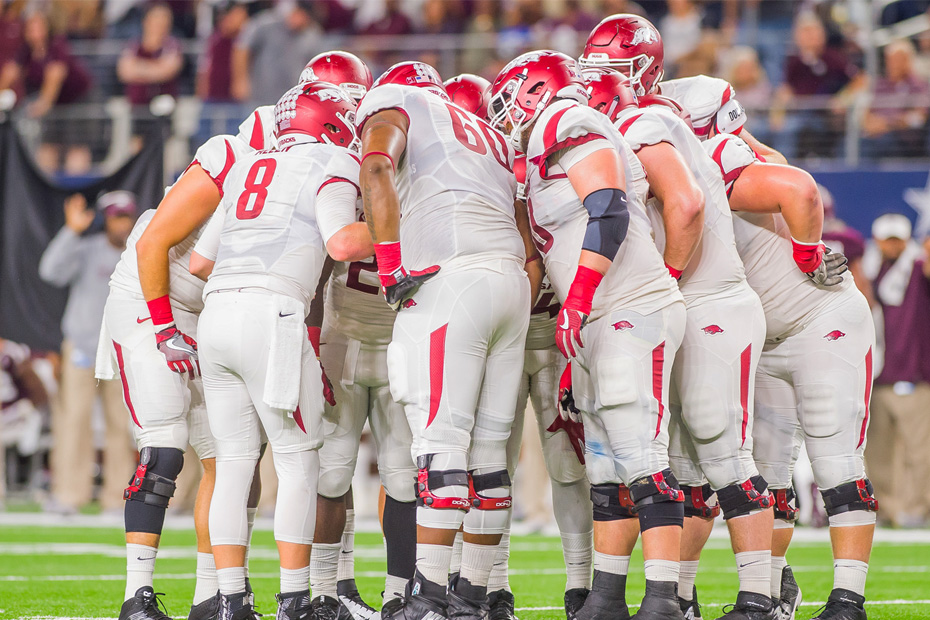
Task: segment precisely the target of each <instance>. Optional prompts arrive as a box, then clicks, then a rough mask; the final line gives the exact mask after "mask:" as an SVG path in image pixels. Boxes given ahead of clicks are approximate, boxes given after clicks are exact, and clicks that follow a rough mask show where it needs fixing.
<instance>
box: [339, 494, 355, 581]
mask: <svg viewBox="0 0 930 620" xmlns="http://www.w3.org/2000/svg"><path fill="white" fill-rule="evenodd" d="M336 578H337V579H338V580H339V581H345V580H346V579H355V510H353V509H351V508H350V509H348V510H346V529H344V530H343V531H342V549H341V551H340V553H339V574H338V576H337V577H336Z"/></svg>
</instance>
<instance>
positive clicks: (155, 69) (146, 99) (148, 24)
mask: <svg viewBox="0 0 930 620" xmlns="http://www.w3.org/2000/svg"><path fill="white" fill-rule="evenodd" d="M172 19H173V18H172V13H171V9H170V8H169V7H168V5H166V4H153V5H151V6H150V7H149V8H148V10H147V11H146V13H145V17H144V18H143V20H142V38H141V39H140V40H139V41H136V42H133V43H132V44H131V45H130V46H129V47H128V48H127V49H126V50H125V51H124V52H123V55H122V56H120V59H119V63H118V64H117V66H116V75H117V77H118V78H119V80H120V82H122V83H123V84H125V85H126V97H127V98H128V99H129V103H131V104H133V105H147V104H148V103H150V102H151V101H152V99H154V98H155V97H157V96H158V95H172V96H174V97H176V96H177V94H178V82H177V78H178V74H180V73H181V69H183V68H184V56H183V55H182V54H181V46H180V44H179V43H178V41H177V40H176V39H174V38H173V37H172V36H171V24H172Z"/></svg>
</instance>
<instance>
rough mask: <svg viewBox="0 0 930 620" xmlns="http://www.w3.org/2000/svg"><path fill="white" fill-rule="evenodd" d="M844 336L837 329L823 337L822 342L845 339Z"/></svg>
mask: <svg viewBox="0 0 930 620" xmlns="http://www.w3.org/2000/svg"><path fill="white" fill-rule="evenodd" d="M845 336H846V334H844V333H843V332H841V331H840V330H838V329H834V330H833V331H832V332H830V333H829V334H827V335H826V336H824V340H839V339H840V338H843V337H845Z"/></svg>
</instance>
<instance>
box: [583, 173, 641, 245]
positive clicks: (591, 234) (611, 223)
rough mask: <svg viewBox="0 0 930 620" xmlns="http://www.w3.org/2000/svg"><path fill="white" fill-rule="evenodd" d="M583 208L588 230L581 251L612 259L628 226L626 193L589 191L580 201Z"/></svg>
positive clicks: (610, 190) (628, 215) (619, 190)
mask: <svg viewBox="0 0 930 620" xmlns="http://www.w3.org/2000/svg"><path fill="white" fill-rule="evenodd" d="M584 208H585V209H587V211H588V229H587V230H586V231H585V234H584V243H582V244H581V249H583V250H588V251H591V252H594V253H596V254H600V255H601V256H603V257H605V258H607V259H609V260H613V259H614V257H615V256H617V252H618V251H619V250H620V244H621V243H623V240H624V239H625V238H626V232H627V229H628V228H629V227H630V212H629V210H628V209H627V206H626V192H624V191H623V190H622V189H615V188H604V189H599V190H597V191H596V192H591V193H590V194H588V195H587V197H586V198H585V199H584Z"/></svg>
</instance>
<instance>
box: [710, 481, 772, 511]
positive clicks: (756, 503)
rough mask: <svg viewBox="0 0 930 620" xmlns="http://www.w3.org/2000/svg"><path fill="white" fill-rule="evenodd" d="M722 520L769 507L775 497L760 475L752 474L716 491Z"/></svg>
mask: <svg viewBox="0 0 930 620" xmlns="http://www.w3.org/2000/svg"><path fill="white" fill-rule="evenodd" d="M717 498H718V499H719V500H720V508H721V509H722V510H723V518H724V520H728V519H732V518H733V517H741V516H743V515H748V514H750V513H753V512H758V511H760V510H766V509H768V508H771V507H772V506H773V505H774V504H775V498H773V497H772V494H771V493H769V491H768V483H767V482H766V481H765V478H763V477H762V476H753V477H752V478H750V479H749V480H746V481H745V482H741V483H739V484H730V485H727V486H725V487H723V488H722V489H720V490H719V491H717Z"/></svg>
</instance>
